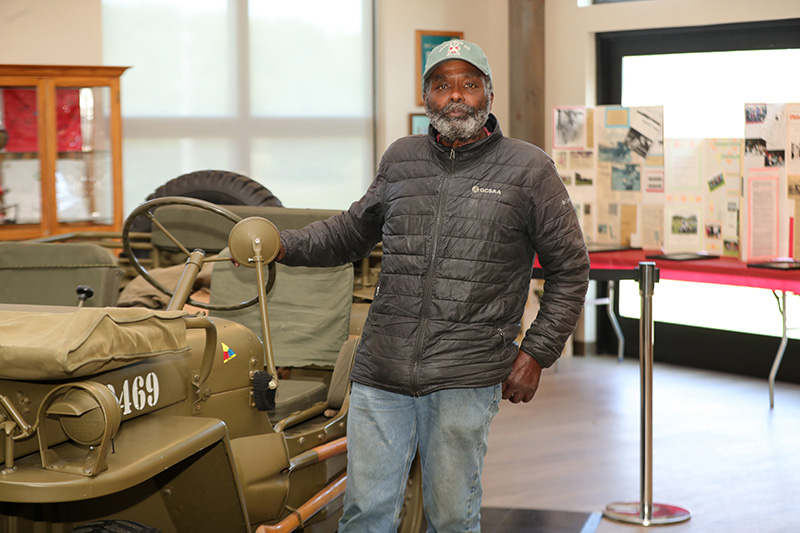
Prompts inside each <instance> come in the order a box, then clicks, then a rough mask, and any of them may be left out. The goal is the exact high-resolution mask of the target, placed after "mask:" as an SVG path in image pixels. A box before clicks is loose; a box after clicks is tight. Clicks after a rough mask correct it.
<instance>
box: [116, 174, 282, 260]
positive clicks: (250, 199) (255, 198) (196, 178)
mask: <svg viewBox="0 0 800 533" xmlns="http://www.w3.org/2000/svg"><path fill="white" fill-rule="evenodd" d="M164 196H186V197H188V198H197V199H198V200H205V201H206V202H211V203H212V204H217V205H249V206H256V207H257V206H270V207H283V204H282V203H281V201H280V200H278V198H277V197H276V196H275V195H274V194H272V192H270V190H269V189H267V188H266V187H264V186H263V185H261V184H260V183H258V182H257V181H255V180H253V179H251V178H248V177H247V176H243V175H241V174H236V173H235V172H227V171H225V170H195V171H194V172H187V173H186V174H181V175H180V176H178V177H177V178H173V179H171V180H169V181H168V182H166V183H165V184H164V185H161V186H160V187H159V188H157V189H156V190H155V191H154V192H153V193H152V194H151V195H150V196H148V197H147V198H146V199H145V201H147V200H153V199H155V198H162V197H164ZM131 231H133V232H142V233H147V232H149V231H150V221H149V220H147V219H146V218H144V217H142V218H141V219H140V220H137V221H136V222H135V223H134V225H133V227H132V228H131ZM139 254H140V255H141V253H139Z"/></svg>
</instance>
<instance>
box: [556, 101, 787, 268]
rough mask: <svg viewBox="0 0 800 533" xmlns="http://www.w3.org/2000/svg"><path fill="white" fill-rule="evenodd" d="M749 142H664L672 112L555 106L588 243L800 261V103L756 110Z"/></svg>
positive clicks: (561, 161) (565, 171)
mask: <svg viewBox="0 0 800 533" xmlns="http://www.w3.org/2000/svg"><path fill="white" fill-rule="evenodd" d="M743 118H744V121H743V127H742V133H743V138H730V139H667V140H664V139H663V134H662V132H663V108H661V107H621V106H598V107H594V108H591V107H586V106H563V107H556V108H554V109H553V159H554V160H555V162H556V167H557V168H558V170H559V173H560V174H561V176H562V179H563V180H564V183H565V184H566V186H567V189H568V190H569V193H570V196H571V197H572V201H573V204H574V205H575V207H576V210H577V213H578V218H579V219H580V221H581V227H582V228H583V231H584V235H585V238H586V241H587V242H588V243H590V244H592V243H594V244H597V245H618V246H621V247H624V246H632V247H641V248H645V249H660V250H663V251H664V253H677V252H691V253H703V254H711V255H719V256H730V257H738V258H739V259H741V260H742V261H747V262H751V261H764V260H767V261H768V260H774V259H781V258H795V259H797V258H798V257H800V104H746V105H745V108H744V114H743Z"/></svg>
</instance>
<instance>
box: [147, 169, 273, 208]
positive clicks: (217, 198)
mask: <svg viewBox="0 0 800 533" xmlns="http://www.w3.org/2000/svg"><path fill="white" fill-rule="evenodd" d="M162 196H188V197H190V198H197V199H199V200H205V201H206V202H211V203H212V204H218V205H254V206H261V205H266V206H273V207H283V204H282V203H281V201H280V200H278V198H277V197H276V196H275V195H274V194H272V193H271V192H270V191H269V189H267V188H266V187H264V186H263V185H261V184H260V183H258V182H257V181H254V180H252V179H250V178H248V177H247V176H242V175H241V174H236V173H235V172H226V171H224V170H196V171H194V172H189V173H187V174H181V175H180V176H178V177H177V178H174V179H171V180H170V181H168V182H167V183H165V184H164V185H162V186H161V187H159V188H158V189H156V190H155V192H154V193H153V194H151V195H150V196H148V197H147V200H152V199H153V198H161V197H162Z"/></svg>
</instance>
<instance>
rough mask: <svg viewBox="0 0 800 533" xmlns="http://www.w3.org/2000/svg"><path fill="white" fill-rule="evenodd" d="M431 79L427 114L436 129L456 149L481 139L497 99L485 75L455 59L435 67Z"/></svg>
mask: <svg viewBox="0 0 800 533" xmlns="http://www.w3.org/2000/svg"><path fill="white" fill-rule="evenodd" d="M429 80H430V88H429V89H428V91H427V92H426V93H425V94H424V99H425V114H426V115H428V118H429V119H430V121H431V124H433V127H434V128H436V130H437V131H438V132H439V133H440V134H441V136H442V137H443V138H444V139H445V141H448V144H451V145H453V146H454V147H458V146H462V145H464V144H468V143H470V142H474V141H476V140H478V138H480V134H481V128H483V125H484V124H485V123H486V119H487V118H488V117H489V112H490V111H491V109H492V100H493V99H494V93H487V89H486V82H485V80H486V78H485V77H484V75H483V73H481V71H480V70H478V69H477V68H475V67H474V66H473V65H471V64H470V63H467V62H466V61H461V60H452V61H447V62H445V63H442V64H441V65H439V66H438V67H436V68H435V69H434V70H433V72H432V73H431V75H430V77H429Z"/></svg>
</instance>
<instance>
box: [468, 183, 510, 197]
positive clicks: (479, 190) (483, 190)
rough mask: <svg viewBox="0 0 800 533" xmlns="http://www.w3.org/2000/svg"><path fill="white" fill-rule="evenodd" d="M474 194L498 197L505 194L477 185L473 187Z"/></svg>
mask: <svg viewBox="0 0 800 533" xmlns="http://www.w3.org/2000/svg"><path fill="white" fill-rule="evenodd" d="M472 192H473V193H474V194H478V193H482V194H496V195H498V196H500V195H502V194H503V192H502V191H500V190H499V189H490V188H488V187H478V186H477V185H473V186H472Z"/></svg>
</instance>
